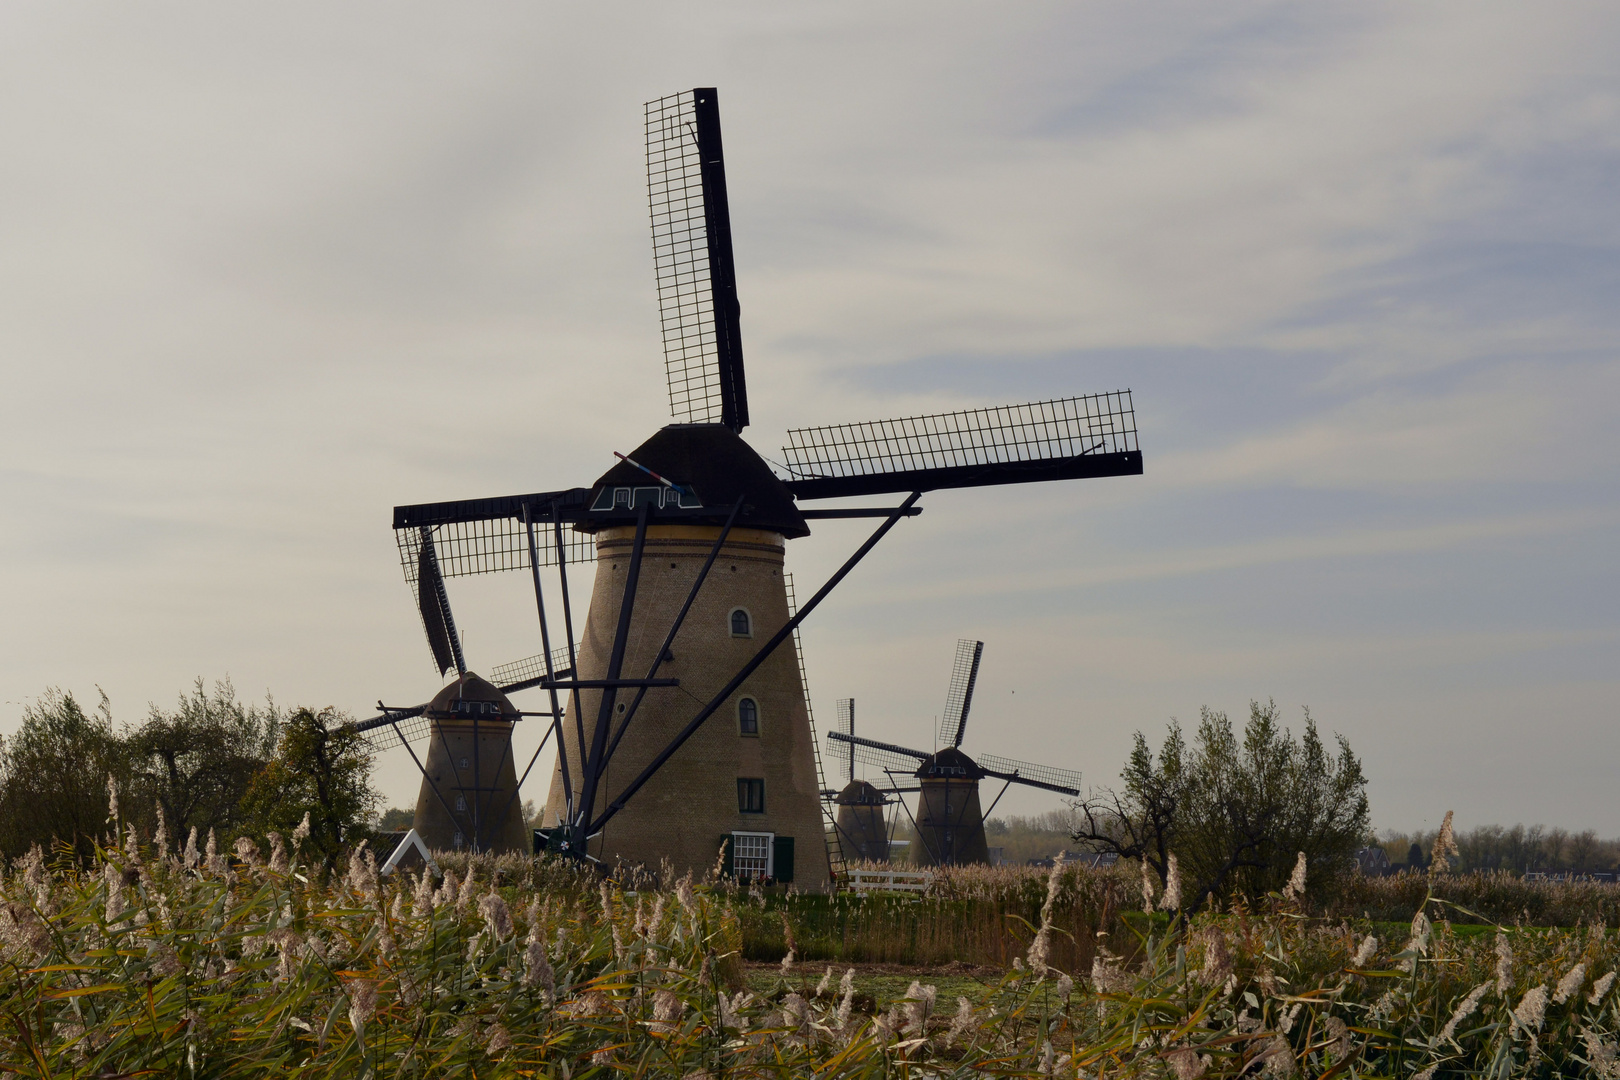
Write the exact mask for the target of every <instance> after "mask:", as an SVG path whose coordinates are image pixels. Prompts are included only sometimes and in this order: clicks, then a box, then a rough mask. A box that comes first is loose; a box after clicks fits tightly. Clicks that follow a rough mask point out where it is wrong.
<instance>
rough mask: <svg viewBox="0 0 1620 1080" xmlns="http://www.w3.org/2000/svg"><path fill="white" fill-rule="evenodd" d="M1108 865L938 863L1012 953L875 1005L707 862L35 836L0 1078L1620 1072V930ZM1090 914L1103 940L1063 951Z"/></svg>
mask: <svg viewBox="0 0 1620 1080" xmlns="http://www.w3.org/2000/svg"><path fill="white" fill-rule="evenodd" d="M1121 879H1122V875H1114V876H1108V875H1102V876H1091V875H1086V874H1085V873H1084V872H1080V871H1072V870H1071V871H1065V870H1062V869H1059V870H1058V871H1056V872H1055V873H1052V874H1050V875H1048V876H1046V877H1045V878H1044V879H1041V878H1037V877H1034V876H1032V875H1029V874H1015V873H1010V872H1009V873H997V872H993V871H987V870H986V871H974V872H962V873H954V872H953V873H948V874H945V875H942V877H941V878H940V881H939V888H940V892H941V896H940V897H939V899H938V901H937V904H938V905H939V906H938V908H937V911H938V912H939V913H940V914H938V915H937V918H938V920H939V922H938V924H937V925H938V926H939V927H943V926H945V925H946V922H945V920H946V919H947V918H948V917H954V916H949V914H948V913H949V912H950V911H951V910H952V909H951V908H950V905H951V904H964V905H966V904H974V905H984V907H982V908H981V910H998V911H999V913H1000V915H1001V916H1002V921H1004V922H1006V923H1008V924H1009V925H1014V926H1019V927H1021V929H1020V931H1019V932H1018V933H1009V936H1008V937H1006V938H1005V939H992V938H990V937H987V938H986V939H985V941H986V942H991V941H992V940H994V941H996V942H998V943H997V944H995V945H994V947H995V948H998V949H1001V950H1002V952H1003V953H1004V954H1005V953H1009V952H1010V953H1012V954H1013V955H1011V957H1010V965H1009V966H1010V970H1009V971H1008V973H1007V975H1006V977H1005V978H1004V979H1002V980H1001V981H1000V982H999V983H997V984H996V985H993V986H989V987H987V988H986V990H985V991H984V992H983V993H982V994H977V995H975V996H973V997H971V998H968V997H963V998H959V999H957V1000H956V1001H954V1002H951V1001H943V1000H940V995H939V994H938V992H937V990H936V989H935V988H934V987H932V986H929V985H927V984H926V983H925V982H924V981H923V980H921V979H919V980H918V981H917V982H916V983H915V984H914V985H913V986H912V987H911V989H910V990H909V991H908V993H907V995H906V998H905V1000H903V1001H900V1002H898V1003H896V1004H895V1005H893V1006H892V1007H890V1008H888V1009H886V1010H883V1011H879V1012H875V1013H873V1014H870V1015H863V1014H862V1013H860V1012H858V1011H856V1010H855V1008H854V1001H855V987H854V972H853V969H850V970H848V971H844V972H840V971H839V970H837V969H836V968H835V967H833V966H832V965H828V964H818V965H815V966H814V967H812V966H810V965H808V964H807V963H805V962H804V961H803V960H802V958H801V956H802V954H800V952H799V950H800V949H805V950H806V951H808V950H809V948H810V947H811V946H810V945H809V941H810V940H812V939H811V937H810V933H811V930H812V929H813V928H810V927H808V926H805V927H804V930H805V937H803V938H801V936H800V932H799V931H800V928H799V927H796V926H795V924H794V923H795V920H794V917H793V914H792V911H791V910H789V909H788V908H786V907H782V908H778V909H777V910H768V909H769V904H770V901H769V900H768V899H767V898H765V897H764V896H763V894H759V895H755V894H751V893H749V892H748V891H747V890H737V889H732V888H727V887H721V886H717V885H713V884H702V883H695V882H693V881H692V880H691V879H690V878H685V879H681V880H678V881H668V880H656V881H655V880H651V879H649V880H646V881H637V882H629V883H613V882H608V881H601V880H597V879H596V878H594V877H592V876H590V875H589V874H588V873H587V872H584V871H580V870H578V869H577V868H575V867H572V866H569V865H566V864H559V863H556V862H550V861H538V860H528V859H504V860H496V859H460V860H455V861H453V862H452V864H451V865H450V867H449V872H448V873H447V875H446V877H445V878H444V880H443V881H439V882H436V881H434V880H433V879H432V878H431V877H427V876H421V877H414V878H413V877H410V876H409V875H400V876H399V878H398V879H396V880H379V879H378V877H377V874H376V864H375V861H374V859H373V858H372V857H371V856H370V854H369V853H366V852H362V853H360V854H359V855H357V856H356V857H355V858H353V859H352V860H351V861H350V862H349V865H348V866H347V867H346V868H345V869H344V870H343V872H342V873H338V872H336V871H332V872H327V871H325V870H323V868H321V867H319V866H311V865H307V864H305V863H303V862H301V861H300V856H299V852H298V850H297V845H296V843H295V844H294V845H292V847H291V848H290V849H289V847H287V846H286V845H285V844H284V843H283V842H282V840H281V839H280V838H279V837H276V838H272V846H271V850H270V851H269V852H268V853H261V852H260V851H258V850H257V849H256V848H255V847H254V846H253V845H252V844H251V842H239V844H238V847H237V849H236V857H235V858H227V857H226V856H224V855H223V854H222V853H220V852H218V851H215V850H213V845H212V844H210V845H208V846H207V847H206V848H205V849H204V850H202V851H198V850H197V848H196V844H195V841H193V842H192V843H190V844H188V845H187V847H186V849H185V850H184V851H183V852H182V853H179V854H176V853H174V852H172V851H169V850H166V849H165V847H161V846H160V847H155V848H154V847H152V846H145V845H142V844H140V843H138V842H136V841H135V839H134V837H133V836H128V837H126V838H125V840H124V843H122V844H121V845H119V846H117V847H112V846H110V845H104V846H102V847H101V848H99V849H98V851H97V852H96V855H95V858H94V860H93V861H92V862H91V863H90V864H89V865H80V864H77V863H75V862H73V861H72V860H69V859H64V860H62V861H61V862H59V863H56V864H54V865H51V864H47V862H46V860H45V858H44V856H43V855H42V854H41V853H39V852H37V851H36V852H34V853H33V854H31V855H30V856H29V857H28V858H26V859H23V860H21V861H20V862H19V863H18V864H17V865H15V866H13V867H12V868H11V869H10V872H9V873H8V874H6V875H5V876H4V877H3V879H0V1070H5V1071H9V1072H12V1073H17V1074H21V1075H29V1076H75V1077H90V1076H96V1077H107V1076H134V1075H154V1076H183V1077H191V1076H197V1077H259V1076H272V1075H273V1076H282V1075H298V1076H311V1077H339V1076H342V1077H366V1076H373V1077H450V1076H468V1077H471V1076H478V1077H509V1076H510V1077H515V1076H535V1075H550V1076H566V1077H582V1076H586V1075H596V1076H609V1075H618V1074H625V1075H632V1076H676V1077H683V1078H688V1080H707V1078H711V1077H720V1076H722V1075H726V1076H808V1075H815V1076H874V1077H875V1076H918V1077H922V1076H939V1077H968V1076H987V1075H996V1076H1032V1077H1033V1076H1069V1077H1076V1078H1078V1077H1086V1078H1088V1080H1091V1078H1099V1080H1100V1078H1101V1077H1102V1076H1104V1075H1111V1076H1143V1077H1165V1076H1174V1077H1176V1078H1177V1080H1199V1078H1201V1077H1206V1076H1207V1077H1237V1076H1249V1077H1252V1076H1257V1075H1262V1076H1271V1077H1287V1076H1292V1075H1297V1074H1300V1073H1305V1074H1309V1075H1314V1076H1323V1075H1335V1076H1338V1075H1364V1076H1373V1075H1376V1076H1397V1077H1403V1078H1406V1077H1411V1078H1413V1080H1432V1078H1433V1077H1435V1076H1438V1075H1442V1074H1443V1075H1489V1076H1493V1077H1508V1076H1532V1075H1536V1076H1558V1075H1562V1076H1570V1075H1590V1076H1599V1077H1620V1049H1617V1047H1620V1039H1617V1036H1616V1024H1617V1019H1620V1017H1617V1015H1616V1012H1615V1002H1616V999H1617V997H1620V994H1617V993H1616V992H1615V990H1614V983H1615V970H1616V964H1617V962H1620V948H1617V946H1616V939H1615V935H1613V934H1611V933H1609V932H1608V931H1606V930H1605V929H1603V928H1602V927H1599V926H1591V927H1589V928H1587V929H1584V930H1568V929H1523V928H1515V927H1511V926H1503V927H1500V928H1499V929H1498V931H1497V932H1495V933H1489V932H1487V933H1486V934H1483V935H1482V934H1467V935H1464V934H1459V933H1456V932H1454V931H1453V930H1452V928H1451V920H1452V919H1453V918H1461V917H1467V918H1477V917H1479V916H1478V914H1477V913H1472V914H1470V913H1466V912H1463V911H1461V910H1460V909H1459V908H1458V907H1457V906H1456V905H1455V904H1454V903H1452V902H1448V901H1446V900H1444V899H1442V898H1440V895H1439V894H1440V893H1441V892H1443V885H1444V883H1443V881H1442V880H1440V879H1437V881H1436V887H1435V889H1434V890H1432V891H1428V892H1426V893H1425V895H1424V896H1423V897H1422V898H1420V910H1419V911H1418V913H1417V914H1416V916H1415V918H1414V919H1413V920H1412V922H1411V925H1410V929H1409V930H1403V931H1402V933H1401V934H1400V935H1398V936H1396V937H1395V938H1394V939H1392V940H1389V941H1379V940H1377V938H1375V937H1372V936H1371V935H1369V934H1368V933H1367V932H1366V928H1365V927H1362V928H1360V929H1357V928H1354V927H1352V926H1351V925H1350V924H1349V923H1348V922H1342V923H1341V922H1335V921H1334V920H1327V919H1322V918H1320V917H1312V916H1309V915H1307V913H1306V912H1305V910H1304V908H1303V906H1302V905H1303V904H1304V903H1305V902H1307V901H1308V898H1309V892H1308V890H1306V892H1305V894H1304V895H1303V896H1300V895H1293V896H1290V897H1284V896H1273V897H1271V898H1269V899H1268V900H1267V902H1266V904H1265V905H1264V907H1263V909H1262V910H1256V911H1248V910H1243V909H1241V908H1240V909H1238V910H1235V911H1231V912H1225V913H1218V914H1216V913H1206V914H1202V915H1199V916H1197V917H1196V918H1194V919H1193V920H1191V921H1190V922H1185V921H1181V920H1179V919H1177V918H1174V917H1171V916H1166V915H1159V916H1157V917H1156V919H1154V920H1149V919H1146V918H1131V917H1127V915H1126V911H1127V907H1126V899H1127V897H1128V895H1129V894H1128V891H1127V890H1126V889H1125V888H1124V885H1123V884H1122V880H1121ZM627 884H628V885H629V886H630V887H629V888H626V887H625V886H626V885H627ZM1291 888H1293V887H1292V886H1291ZM1031 890H1038V893H1037V892H1032V891H1031ZM1293 891H1294V892H1295V893H1296V894H1297V892H1298V890H1297V889H1293ZM762 901H763V903H762ZM1031 903H1033V905H1034V907H1033V910H1031V909H1030V908H1029V907H1028V905H1029V904H1031ZM994 905H1000V907H999V908H995V907H994ZM916 908H917V910H919V911H921V910H923V909H924V908H926V904H924V905H916ZM762 912H763V913H764V914H761V913H762ZM1065 912H1068V913H1070V914H1069V915H1065ZM1104 912H1114V913H1117V914H1115V915H1112V916H1110V917H1109V918H1107V919H1102V913H1104ZM854 913H855V914H857V915H860V916H862V917H865V918H868V919H870V920H874V921H878V922H879V923H880V921H881V919H882V918H884V917H887V916H885V915H884V914H883V913H882V910H880V905H879V904H876V903H868V904H867V905H866V906H865V907H861V908H858V909H856V910H855V912H854ZM1025 913H1028V915H1029V916H1032V917H1026V914H1025ZM766 915H768V916H769V917H771V918H774V919H775V921H776V922H777V923H778V924H779V925H782V926H783V930H782V933H783V938H784V942H785V944H786V945H787V946H788V948H789V949H790V950H791V951H790V953H789V954H788V955H787V956H786V957H785V958H784V962H783V965H782V975H781V977H780V979H778V980H777V983H776V986H775V987H774V989H773V990H772V991H770V992H768V993H750V992H749V991H748V990H747V989H745V988H744V987H743V986H742V984H741V982H740V981H739V980H738V978H737V975H738V972H737V970H736V962H737V958H738V956H739V955H740V953H741V952H742V950H743V949H744V947H745V939H746V936H747V934H748V933H749V931H748V929H747V926H748V925H749V923H750V922H751V921H753V920H757V919H761V918H764V917H766ZM784 915H785V916H786V920H785V923H784ZM931 917H933V916H931ZM1065 918H1070V919H1071V921H1069V922H1067V923H1065V922H1064V919H1065ZM1099 919H1102V921H1100V922H1099V921H1098V920H1099ZM1071 927H1072V929H1071ZM1076 931H1083V932H1086V933H1089V934H1090V936H1091V939H1092V940H1091V942H1090V943H1089V944H1088V945H1087V946H1086V947H1085V950H1082V948H1081V945H1080V943H1079V942H1073V943H1072V947H1073V948H1074V950H1075V951H1074V952H1072V953H1066V952H1065V951H1064V950H1065V949H1068V948H1070V947H1071V943H1070V935H1071V934H1074V933H1075V932H1076ZM932 932H935V931H931V933H932ZM937 932H939V933H943V932H944V931H943V930H938V931H937ZM1015 945H1016V946H1017V947H1018V948H1021V949H1022V951H1021V952H1019V951H1018V948H1015ZM983 947H984V948H986V949H989V948H991V947H992V946H991V945H990V944H986V945H984V946H983ZM1086 951H1089V955H1090V961H1089V964H1087V965H1085V966H1084V967H1082V968H1080V969H1078V970H1076V969H1073V968H1068V967H1066V961H1065V957H1067V956H1075V957H1078V956H1081V955H1083V954H1085V952H1086ZM1127 958H1128V959H1127Z"/></svg>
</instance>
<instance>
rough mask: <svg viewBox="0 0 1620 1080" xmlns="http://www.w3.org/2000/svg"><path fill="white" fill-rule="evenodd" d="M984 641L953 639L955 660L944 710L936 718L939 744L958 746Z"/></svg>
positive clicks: (970, 705)
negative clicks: (939, 717)
mask: <svg viewBox="0 0 1620 1080" xmlns="http://www.w3.org/2000/svg"><path fill="white" fill-rule="evenodd" d="M983 655H984V642H982V641H970V640H968V639H967V638H963V639H962V640H960V641H958V642H957V643H956V663H955V664H953V665H952V666H951V686H950V689H949V690H947V691H946V692H945V714H944V716H943V717H942V718H941V719H940V722H939V744H940V745H941V746H961V745H962V735H963V734H964V733H965V732H966V731H967V718H968V710H969V709H971V708H972V707H973V684H974V683H976V682H978V680H979V658H980V657H981V656H983Z"/></svg>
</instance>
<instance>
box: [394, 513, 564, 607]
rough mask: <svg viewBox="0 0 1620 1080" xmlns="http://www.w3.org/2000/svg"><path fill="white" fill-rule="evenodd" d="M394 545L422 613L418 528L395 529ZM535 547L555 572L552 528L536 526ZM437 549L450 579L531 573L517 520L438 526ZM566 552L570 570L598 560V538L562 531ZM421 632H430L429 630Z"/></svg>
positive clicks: (524, 531) (523, 532) (435, 531)
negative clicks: (512, 571) (506, 572)
mask: <svg viewBox="0 0 1620 1080" xmlns="http://www.w3.org/2000/svg"><path fill="white" fill-rule="evenodd" d="M394 543H395V544H396V545H397V546H398V548H399V564H400V567H401V569H403V570H404V571H405V583H406V584H407V585H409V586H410V587H411V602H412V604H413V605H414V606H415V607H416V608H417V610H418V611H420V610H421V606H422V605H421V599H422V595H421V582H420V581H419V580H418V574H419V562H418V559H417V556H418V555H419V554H421V551H422V535H421V533H420V532H419V531H418V530H417V529H416V528H414V527H409V528H403V529H395V530H394ZM534 543H535V549H536V550H537V551H538V552H539V553H540V565H541V566H556V565H557V562H558V555H557V543H556V536H555V535H554V533H553V532H552V527H551V523H550V522H546V523H544V524H541V523H536V524H535V526H534ZM433 547H434V550H435V552H436V553H437V554H438V557H439V574H440V575H441V576H442V577H444V578H446V579H449V578H453V577H469V576H471V575H473V574H497V573H500V572H502V571H504V570H527V569H529V533H528V530H527V529H526V528H525V527H524V525H523V522H521V521H519V520H517V519H516V518H488V519H485V520H482V521H452V522H448V523H446V524H442V525H435V526H433ZM562 547H563V552H564V554H565V555H566V557H567V559H568V563H569V565H576V564H578V563H583V562H595V560H596V538H595V537H593V536H591V535H589V534H587V533H577V532H575V531H574V530H573V529H572V528H568V527H564V529H563V543H562ZM423 629H424V630H426V626H425V625H424V627H423Z"/></svg>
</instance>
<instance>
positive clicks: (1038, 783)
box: [827, 640, 1080, 865]
mask: <svg viewBox="0 0 1620 1080" xmlns="http://www.w3.org/2000/svg"><path fill="white" fill-rule="evenodd" d="M983 656H984V642H982V641H969V640H962V641H958V642H957V643H956V662H955V664H954V665H952V668H951V682H950V688H949V689H948V690H947V691H946V693H945V713H944V715H943V716H942V717H941V718H940V724H939V741H940V743H941V744H942V748H941V749H939V750H936V751H934V752H933V753H931V754H930V753H928V752H927V751H924V750H912V749H909V748H907V747H904V746H896V745H895V744H894V743H886V742H878V741H876V740H875V739H866V738H862V737H860V736H858V735H855V734H853V733H852V732H848V731H833V732H831V733H829V734H828V736H827V739H828V744H827V752H828V753H829V754H830V755H832V756H833V757H835V758H840V759H843V760H847V761H848V762H849V763H850V775H851V776H854V765H855V762H856V761H863V762H866V763H867V764H870V765H876V766H878V767H879V768H881V769H883V770H884V772H886V773H888V775H889V777H890V780H891V781H893V780H894V779H895V778H896V777H899V776H902V775H904V776H914V777H916V778H917V780H918V782H919V784H918V788H920V791H919V794H918V798H917V816H916V818H915V821H914V824H915V825H916V828H917V840H918V842H919V844H920V845H921V847H920V849H919V850H918V851H917V852H916V853H915V861H918V862H922V863H925V864H931V865H938V864H957V863H983V862H989V861H990V850H989V847H988V845H987V844H986V842H985V837H984V819H985V818H986V817H987V816H988V815H989V813H990V811H992V810H994V809H995V808H996V803H997V802H1000V801H1001V796H1002V795H1005V794H1006V793H1007V788H1008V787H1010V786H1011V785H1013V784H1023V785H1026V786H1028V787H1034V788H1041V789H1043V790H1046V791H1055V792H1057V793H1058V794H1060V795H1073V796H1079V794H1080V774H1079V773H1078V772H1075V771H1073V770H1070V769H1058V768H1053V767H1052V766H1050V765H1032V764H1030V763H1029V762H1027V761H1014V760H1013V759H1012V758H1005V757H1000V756H998V755H995V754H979V755H978V756H977V757H968V755H966V754H964V753H963V752H962V750H961V746H962V736H964V735H965V734H967V720H968V712H969V710H971V709H972V707H973V688H974V685H975V684H976V683H977V682H978V679H979V661H980V659H981V658H982V657H983ZM987 776H988V777H994V778H995V779H997V780H1004V781H1006V783H1004V784H1002V786H1001V791H1000V792H999V793H997V795H996V798H995V800H994V801H993V802H991V804H990V810H981V809H980V803H979V781H980V780H982V779H984V778H985V777H987ZM888 790H890V791H896V792H899V791H908V790H917V789H911V788H902V787H898V786H891V787H890V788H889V789H888ZM902 805H903V804H902Z"/></svg>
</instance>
